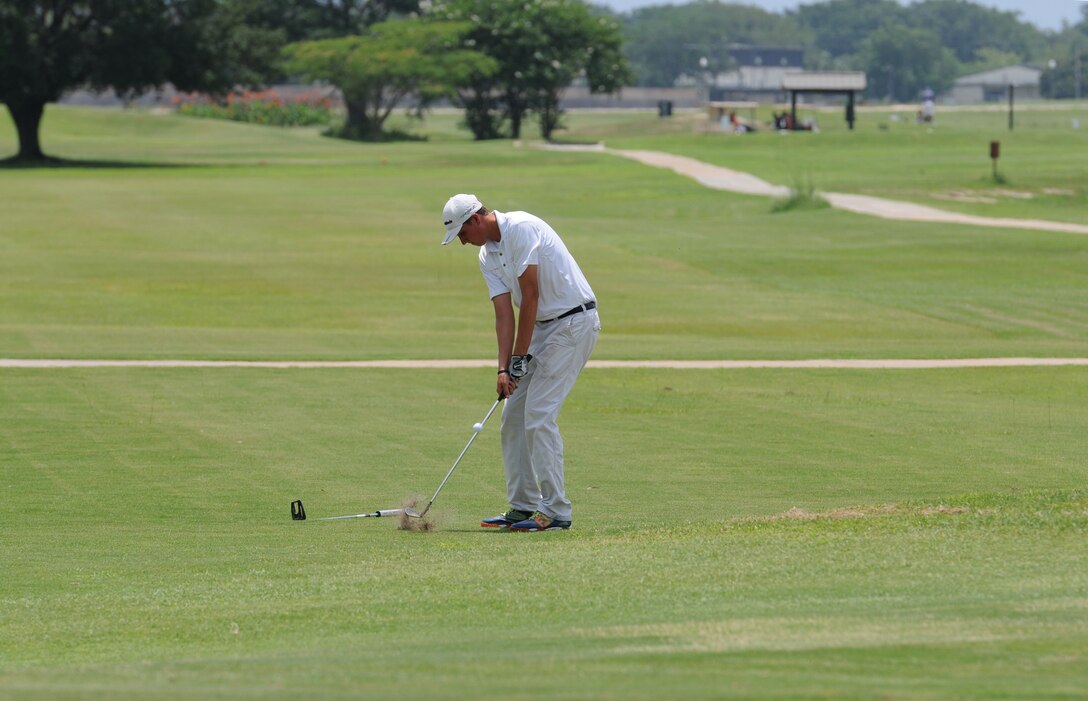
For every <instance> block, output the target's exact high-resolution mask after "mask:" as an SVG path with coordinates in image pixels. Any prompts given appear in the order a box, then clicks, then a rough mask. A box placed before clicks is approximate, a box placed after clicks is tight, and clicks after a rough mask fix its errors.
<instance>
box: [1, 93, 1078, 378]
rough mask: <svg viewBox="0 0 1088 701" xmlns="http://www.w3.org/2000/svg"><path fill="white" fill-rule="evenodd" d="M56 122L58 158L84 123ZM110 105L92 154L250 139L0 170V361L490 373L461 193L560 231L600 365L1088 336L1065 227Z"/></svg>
mask: <svg viewBox="0 0 1088 701" xmlns="http://www.w3.org/2000/svg"><path fill="white" fill-rule="evenodd" d="M54 111H55V112H56V117H57V122H56V123H57V130H58V131H59V132H60V133H61V134H62V135H63V136H64V138H63V139H58V141H60V142H61V143H64V140H65V139H68V138H73V136H72V134H73V133H78V129H77V128H76V126H77V125H81V124H82V123H81V122H80V121H79V118H80V117H81V116H82V114H83V113H84V112H85V111H80V110H62V109H58V110H54ZM90 114H91V116H92V117H94V119H95V120H101V119H104V116H103V114H102V113H100V112H96V111H92V112H91V113H90ZM115 114H116V115H117V116H118V118H119V119H120V120H121V121H122V122H123V123H127V122H128V121H132V122H134V123H139V125H140V127H139V129H137V130H136V131H137V132H138V133H140V134H144V136H141V137H140V138H134V139H133V143H134V144H135V145H134V146H133V147H132V148H131V149H130V150H129V151H125V152H113V153H112V154H111V157H113V158H117V159H120V160H121V161H122V162H136V160H137V157H148V158H150V159H151V161H153V162H168V161H165V160H163V159H168V158H171V157H172V156H173V155H174V154H175V153H176V150H178V149H187V150H190V151H191V152H192V153H193V154H196V155H195V156H194V157H193V158H194V159H197V158H198V157H200V156H202V155H206V153H207V152H208V149H209V148H210V147H209V144H214V145H216V146H218V145H219V144H220V143H221V142H222V141H223V140H225V139H227V138H233V135H234V134H236V133H241V134H243V135H244V138H238V139H237V143H238V144H239V146H238V149H240V150H239V151H238V152H230V153H229V154H228V153H227V152H223V153H222V154H220V155H222V156H223V157H224V158H227V159H228V160H227V161H225V162H224V163H226V164H222V165H187V166H183V167H160V168H139V167H127V168H86V167H83V168H81V167H75V168H60V169H50V168H46V169H39V170H19V169H16V170H6V171H5V170H0V188H2V191H3V193H4V194H3V197H4V210H5V219H4V226H3V228H0V243H2V245H3V247H4V251H5V255H4V256H3V257H2V258H0V356H8V357H58V356H59V357H68V356H76V357H134V356H139V357H205V358H239V357H242V358H251V357H290V358H386V357H421V358H447V357H488V356H490V354H491V351H490V343H491V336H492V331H491V328H492V325H491V321H490V318H489V316H490V311H489V307H488V304H487V301H486V290H485V288H484V286H483V283H482V281H481V279H480V276H479V273H478V271H477V270H476V266H475V264H474V262H473V252H471V251H469V250H467V249H461V247H460V246H456V245H455V246H453V247H445V248H444V247H442V246H440V245H438V241H439V236H440V235H441V234H440V233H438V232H440V228H439V226H438V225H437V224H436V222H437V221H438V216H437V214H436V212H437V210H438V208H439V207H440V206H441V203H442V202H444V201H445V198H446V197H447V196H448V195H449V194H450V193H453V192H456V191H470V192H475V193H476V194H478V195H480V196H481V197H482V198H484V200H485V201H486V202H489V203H492V204H493V206H495V207H497V208H499V209H519V208H522V209H527V210H529V211H532V212H536V213H539V214H541V215H542V216H544V217H546V218H547V219H548V220H549V221H551V222H552V223H553V224H554V225H556V226H557V227H558V229H559V230H560V232H561V233H562V234H563V236H564V238H565V240H566V241H567V242H568V244H569V245H570V246H571V248H572V249H573V250H574V252H575V254H576V255H577V257H578V259H579V262H580V263H581V264H582V267H583V268H584V269H585V270H586V272H587V274H588V276H589V277H590V279H591V280H592V282H593V284H594V285H595V287H596V291H597V292H598V295H599V296H600V298H601V314H602V318H603V320H604V323H605V330H606V333H605V335H604V336H603V338H602V341H601V344H600V347H599V349H598V357H612V358H662V357H676V358H752V357H774V358H796V357H812V356H816V355H819V356H824V355H828V356H834V357H901V356H905V357H955V356H987V355H994V354H997V355H1051V356H1062V355H1079V354H1082V353H1083V351H1084V348H1085V343H1086V342H1088V299H1086V297H1085V295H1084V289H1085V287H1086V285H1088V274H1086V271H1088V237H1084V236H1077V235H1070V234H1052V233H1042V232H1034V231H1020V230H1016V231H1006V230H1000V229H982V228H977V227H966V226H958V225H945V226H934V225H924V224H914V223H902V222H889V221H884V220H879V219H874V218H869V217H860V216H856V215H852V214H848V213H845V212H839V211H835V210H818V211H811V210H800V211H792V212H788V213H778V214H776V213H772V203H771V202H769V201H768V200H764V199H761V198H753V197H745V196H740V195H730V194H722V193H718V192H714V191H711V190H708V189H706V188H703V187H700V186H697V185H696V184H694V182H693V181H691V180H689V179H687V178H682V177H680V176H677V175H674V174H672V173H669V172H665V171H661V170H658V169H653V168H647V167H645V166H642V165H639V164H637V163H634V162H630V161H627V160H624V159H619V158H615V157H610V156H600V155H597V154H554V153H541V152H539V151H537V150H532V149H526V148H522V149H517V148H513V147H511V145H510V144H509V143H508V142H497V143H489V144H482V145H480V144H473V143H471V142H468V141H461V142H458V141H455V140H449V141H439V142H436V143H405V144H392V145H380V146H367V145H361V144H352V143H343V142H335V141H332V140H329V139H322V138H319V137H317V136H316V134H315V133H310V134H309V136H308V137H305V135H302V134H297V133H294V132H285V131H284V130H282V129H270V128H260V127H253V126H247V125H240V124H234V123H227V122H222V123H218V122H210V121H207V120H193V119H185V118H180V117H176V118H175V117H159V116H152V115H147V114H143V115H135V114H122V113H115ZM106 116H108V115H106ZM52 117H53V112H51V113H50V118H52ZM93 121H94V120H92V122H93ZM52 123H53V122H51V121H47V126H48V125H49V124H52ZM81 128H83V129H89V128H90V127H88V126H87V125H82V126H81ZM100 129H104V127H100ZM51 133H52V132H51V131H49V130H47V132H46V134H47V136H46V143H47V144H49V143H50V141H51V137H50V136H49V135H50V134H51ZM205 134H207V137H206V139H205V138H204V136H203V135H205ZM262 138H264V139H266V141H265V142H262V141H261V139H262ZM288 145H290V147H291V148H292V149H293V150H292V151H290V152H284V151H282V149H286V148H287V147H288ZM258 147H265V148H267V149H268V151H269V153H271V154H273V156H269V157H268V158H271V159H273V160H272V161H271V162H270V163H269V164H267V165H260V161H261V160H262V157H261V156H260V154H261V153H263V152H262V151H260V150H258ZM137 154H138V156H137ZM84 156H86V157H91V156H93V154H84ZM319 158H327V159H328V162H326V163H323V164H320V165H319V164H317V163H315V162H314V161H315V160H316V159H319ZM229 159H234V160H229Z"/></svg>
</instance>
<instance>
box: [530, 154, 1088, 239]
mask: <svg viewBox="0 0 1088 701" xmlns="http://www.w3.org/2000/svg"><path fill="white" fill-rule="evenodd" d="M547 148H551V149H555V150H582V151H596V152H600V153H611V154H614V155H617V156H622V157H624V158H630V159H633V160H636V161H638V162H639V163H644V164H646V165H649V166H655V167H657V168H667V169H669V170H671V171H673V172H675V173H678V174H679V175H683V176H686V177H689V178H694V179H695V180H696V181H698V182H699V183H701V184H702V185H705V186H706V187H709V188H713V189H715V190H726V191H729V192H737V193H740V194H742V195H761V196H764V197H786V196H787V195H789V193H790V190H789V188H788V187H784V186H782V185H774V184H772V183H769V182H767V181H765V180H761V179H759V178H757V177H756V176H754V175H751V174H749V173H742V172H740V171H737V170H732V169H730V168H723V167H721V166H716V165H711V164H709V163H704V162H703V161H698V160H696V159H694V158H687V157H686V156H676V155H673V154H671V153H662V152H660V151H624V150H618V149H606V148H604V147H603V146H588V147H586V146H583V147H566V146H554V145H551V146H548V147H547ZM818 194H819V195H820V196H821V197H823V198H824V199H825V200H827V202H828V203H829V204H830V205H831V206H832V207H835V208H836V209H843V210H846V211H848V212H854V213H855V214H866V215H869V216H874V217H881V218H882V219H898V220H901V221H921V222H935V223H941V224H969V225H971V226H992V227H999V228H1002V229H1034V230H1038V231H1057V232H1061V233H1066V234H1088V225H1083V224H1071V223H1068V222H1055V221H1046V220H1042V219H1007V218H998V217H979V216H973V215H970V214H960V213H958V212H948V211H946V210H943V209H937V208H935V207H927V206H925V205H921V204H914V203H913V202H902V201H899V200H887V199H884V198H881V197H869V196H867V195H850V194H845V193H841V192H821V193H818Z"/></svg>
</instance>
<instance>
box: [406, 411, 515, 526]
mask: <svg viewBox="0 0 1088 701" xmlns="http://www.w3.org/2000/svg"><path fill="white" fill-rule="evenodd" d="M503 399H505V397H504V396H502V395H501V394H500V395H499V398H498V399H496V400H495V403H494V404H492V405H491V409H490V410H489V411H488V412H487V416H485V417H484V420H483V421H481V422H480V423H478V424H474V425H473V426H472V438H469V439H468V443H466V444H465V449H464V450H462V451H461V454H460V455H458V456H457V459H456V460H455V461H454V462H453V467H451V468H450V471H449V472H447V473H446V478H445V479H444V480H442V484H440V485H438V489H436V490H435V491H434V496H433V497H431V500H430V501H429V502H427V507H426V508H425V509H423V511H416V510H415V509H413V508H411V507H406V508H405V509H404V513H405V515H406V516H409V517H411V518H423V517H424V516H426V515H427V512H428V511H430V510H431V506H432V505H433V504H434V500H435V499H437V498H438V493H439V492H441V491H442V488H443V487H445V486H446V482H448V481H449V479H450V475H452V474H453V471H454V470H456V469H457V465H458V464H459V463H460V462H461V458H463V457H465V453H467V452H468V448H469V446H471V445H472V441H474V440H476V436H478V435H480V432H481V431H483V430H484V424H486V423H487V420H488V419H490V418H491V415H492V414H494V413H495V409H497V408H498V406H499V402H501V401H502V400H503Z"/></svg>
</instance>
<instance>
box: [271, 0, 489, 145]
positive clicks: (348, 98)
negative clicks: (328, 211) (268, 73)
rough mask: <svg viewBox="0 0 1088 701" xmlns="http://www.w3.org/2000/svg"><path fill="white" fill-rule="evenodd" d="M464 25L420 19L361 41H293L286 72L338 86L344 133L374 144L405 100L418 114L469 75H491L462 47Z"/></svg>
mask: <svg viewBox="0 0 1088 701" xmlns="http://www.w3.org/2000/svg"><path fill="white" fill-rule="evenodd" d="M466 28H467V25H464V24H458V23H452V22H424V21H422V20H420V19H418V18H413V19H399V20H388V21H386V22H380V23H378V24H375V25H373V26H371V27H370V28H369V29H367V30H366V32H365V34H363V35H361V36H349V37H342V38H339V39H322V40H318V41H305V42H299V43H296V44H291V45H290V46H288V47H286V49H285V50H284V53H285V56H286V59H287V61H286V69H287V71H288V72H289V73H292V74H294V75H297V76H300V77H302V78H304V79H306V80H321V81H326V82H329V83H331V84H333V85H335V86H336V87H338V88H339V89H340V92H341V93H342V94H343V96H344V104H345V106H346V107H347V112H348V114H347V122H346V124H345V125H344V129H343V131H342V132H341V135H342V136H344V137H346V138H351V139H364V140H368V141H378V140H381V139H382V138H383V137H384V133H383V131H382V126H383V124H384V123H385V120H386V119H387V118H388V117H389V115H390V114H391V113H392V111H393V110H394V109H395V108H396V106H397V104H398V103H401V102H402V101H403V100H405V99H406V98H408V97H414V98H415V101H416V110H417V113H422V111H423V110H424V109H426V108H427V106H428V105H430V104H431V103H432V102H433V101H434V100H436V99H438V98H440V97H444V96H450V95H452V94H453V93H454V91H455V89H456V87H457V86H459V85H464V84H467V83H468V81H470V80H471V78H472V77H473V76H474V75H484V76H486V75H489V74H490V73H491V72H492V71H494V70H495V64H494V61H492V60H491V59H490V58H488V57H487V56H484V55H483V54H481V53H479V52H476V51H472V50H468V49H464V48H462V47H461V37H462V35H463V34H464V32H465V30H466Z"/></svg>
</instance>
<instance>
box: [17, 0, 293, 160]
mask: <svg viewBox="0 0 1088 701" xmlns="http://www.w3.org/2000/svg"><path fill="white" fill-rule="evenodd" d="M235 10H236V6H235V5H234V4H233V2H231V1H230V0H223V1H219V0H127V1H126V2H123V3H121V2H110V1H109V0H71V1H69V2H43V1H39V0H0V102H3V103H4V104H6V105H7V108H8V112H9V113H10V114H11V117H12V119H13V121H14V122H15V127H16V130H17V131H18V135H19V152H18V155H17V156H16V158H17V159H19V160H42V159H45V155H44V154H43V152H42V149H41V142H40V139H39V129H40V125H41V119H42V115H43V113H44V111H45V106H46V105H47V104H48V103H50V102H55V101H56V100H58V99H59V98H60V97H61V95H62V94H63V93H64V92H66V91H67V90H71V89H73V88H77V87H83V86H89V87H91V88H93V89H100V90H102V89H106V88H110V87H112V88H114V89H115V90H117V92H118V93H119V94H123V95H129V96H134V95H137V94H139V93H141V92H143V91H145V90H147V89H150V88H153V87H156V86H159V85H162V84H164V83H167V82H170V83H173V84H174V85H175V86H176V87H177V88H178V89H179V90H201V91H207V92H223V91H227V90H229V89H231V88H232V87H234V86H235V85H236V84H252V83H257V82H260V80H261V78H262V76H264V75H266V74H267V73H268V72H269V71H270V70H271V66H272V62H273V61H274V60H275V56H276V49H277V47H278V45H279V43H280V42H281V41H282V35H281V34H280V33H279V32H277V31H275V30H268V29H261V28H247V27H245V26H241V25H239V24H238V21H237V15H236V14H235Z"/></svg>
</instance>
